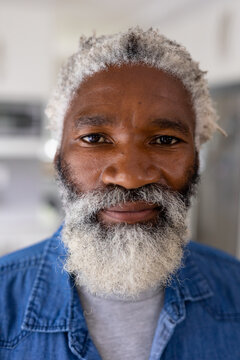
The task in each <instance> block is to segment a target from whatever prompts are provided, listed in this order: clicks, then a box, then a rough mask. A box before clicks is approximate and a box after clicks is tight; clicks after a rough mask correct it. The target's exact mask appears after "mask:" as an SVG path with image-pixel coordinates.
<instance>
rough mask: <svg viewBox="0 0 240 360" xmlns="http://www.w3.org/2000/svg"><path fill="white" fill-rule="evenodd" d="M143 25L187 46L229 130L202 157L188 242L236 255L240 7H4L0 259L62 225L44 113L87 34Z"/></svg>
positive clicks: (239, 251)
mask: <svg viewBox="0 0 240 360" xmlns="http://www.w3.org/2000/svg"><path fill="white" fill-rule="evenodd" d="M137 24H138V25H140V26H141V27H143V28H145V29H147V28H149V27H154V28H155V27H157V28H159V30H160V31H161V32H162V33H163V34H165V35H166V36H168V37H170V38H172V39H175V40H177V41H179V42H180V43H182V44H184V45H185V46H186V47H187V48H188V50H189V51H190V53H191V54H192V56H193V58H194V59H196V60H198V61H199V62H200V64H201V68H202V69H203V70H207V71H208V79H209V81H210V88H211V92H212V95H213V97H214V99H215V102H216V106H217V108H218V112H219V115H220V125H221V126H222V127H223V129H225V131H226V132H227V133H228V137H227V138H224V137H223V136H222V135H221V134H216V135H215V136H214V139H213V141H212V142H211V143H209V144H208V145H207V146H205V147H204V148H203V149H202V151H201V169H202V181H201V185H200V189H199V197H198V200H197V201H195V204H194V208H193V212H192V220H191V225H192V237H193V238H194V239H195V240H197V241H199V242H202V243H205V244H209V245H212V246H215V247H218V248H220V249H223V250H225V251H227V252H228V253H230V254H233V255H235V256H237V257H238V258H240V221H239V220H240V45H239V44H240V42H239V34H240V1H239V0H168V1H159V0H131V1H129V0H120V1H114V0H112V1H110V0H41V1H37V0H0V255H2V254H5V253H8V252H10V251H13V250H16V249H18V248H21V247H24V246H27V245H29V244H32V243H34V242H37V241H40V240H41V239H43V238H45V237H47V236H49V235H51V233H52V232H53V231H54V230H55V229H56V228H57V227H58V225H59V224H60V223H61V221H62V219H63V214H62V212H61V204H60V201H59V198H58V194H57V191H56V187H55V184H54V172H53V166H52V159H53V156H54V152H55V146H56V144H55V142H54V140H52V139H51V135H50V133H49V132H48V130H47V128H46V125H47V121H46V118H45V116H44V108H45V105H46V102H47V99H48V97H49V94H50V92H51V90H52V88H53V86H54V84H55V81H56V75H57V72H58V70H59V67H60V65H61V64H62V62H63V61H64V60H65V59H66V57H67V56H69V55H70V54H71V53H73V52H74V51H75V50H76V49H77V46H78V38H79V36H80V35H81V34H86V35H91V34H92V33H93V31H96V33H97V34H98V35H100V34H107V33H112V32H118V31H120V30H126V29H128V28H129V27H131V26H135V25H137Z"/></svg>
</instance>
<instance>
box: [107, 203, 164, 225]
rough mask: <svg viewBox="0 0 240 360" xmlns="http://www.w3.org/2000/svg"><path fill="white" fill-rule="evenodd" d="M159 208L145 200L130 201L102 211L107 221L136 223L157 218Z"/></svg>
mask: <svg viewBox="0 0 240 360" xmlns="http://www.w3.org/2000/svg"><path fill="white" fill-rule="evenodd" d="M158 210H159V208H158V207H157V206H156V204H148V203H145V202H140V201H139V202H128V203H124V204H120V205H117V206H112V207H110V208H107V209H104V210H102V211H101V212H100V216H101V218H102V219H103V220H104V221H105V222H107V223H122V222H126V223H128V224H134V223H137V222H142V221H148V220H151V219H153V218H155V216H156V214H157V212H158Z"/></svg>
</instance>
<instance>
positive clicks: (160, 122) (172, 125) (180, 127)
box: [150, 119, 190, 135]
mask: <svg viewBox="0 0 240 360" xmlns="http://www.w3.org/2000/svg"><path fill="white" fill-rule="evenodd" d="M150 124H152V125H157V127H158V128H159V129H161V130H164V129H172V130H176V131H178V132H180V133H182V134H183V135H189V133H190V129H189V127H188V125H186V124H184V123H183V122H182V121H180V120H178V119H174V120H170V119H154V120H152V121H151V122H150Z"/></svg>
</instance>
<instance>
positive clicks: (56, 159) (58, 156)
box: [53, 149, 60, 169]
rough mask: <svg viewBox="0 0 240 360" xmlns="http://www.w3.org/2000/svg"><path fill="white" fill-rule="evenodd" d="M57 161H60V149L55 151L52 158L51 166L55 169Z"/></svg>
mask: <svg viewBox="0 0 240 360" xmlns="http://www.w3.org/2000/svg"><path fill="white" fill-rule="evenodd" d="M59 160H60V149H57V151H56V153H55V156H54V159H53V165H54V168H55V169H57V168H58V163H59Z"/></svg>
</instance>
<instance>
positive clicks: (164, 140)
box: [151, 135, 179, 145]
mask: <svg viewBox="0 0 240 360" xmlns="http://www.w3.org/2000/svg"><path fill="white" fill-rule="evenodd" d="M178 142H179V139H178V138H176V137H175V136H169V135H161V136H158V137H156V138H155V139H154V140H152V141H151V144H159V145H174V144H177V143H178Z"/></svg>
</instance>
